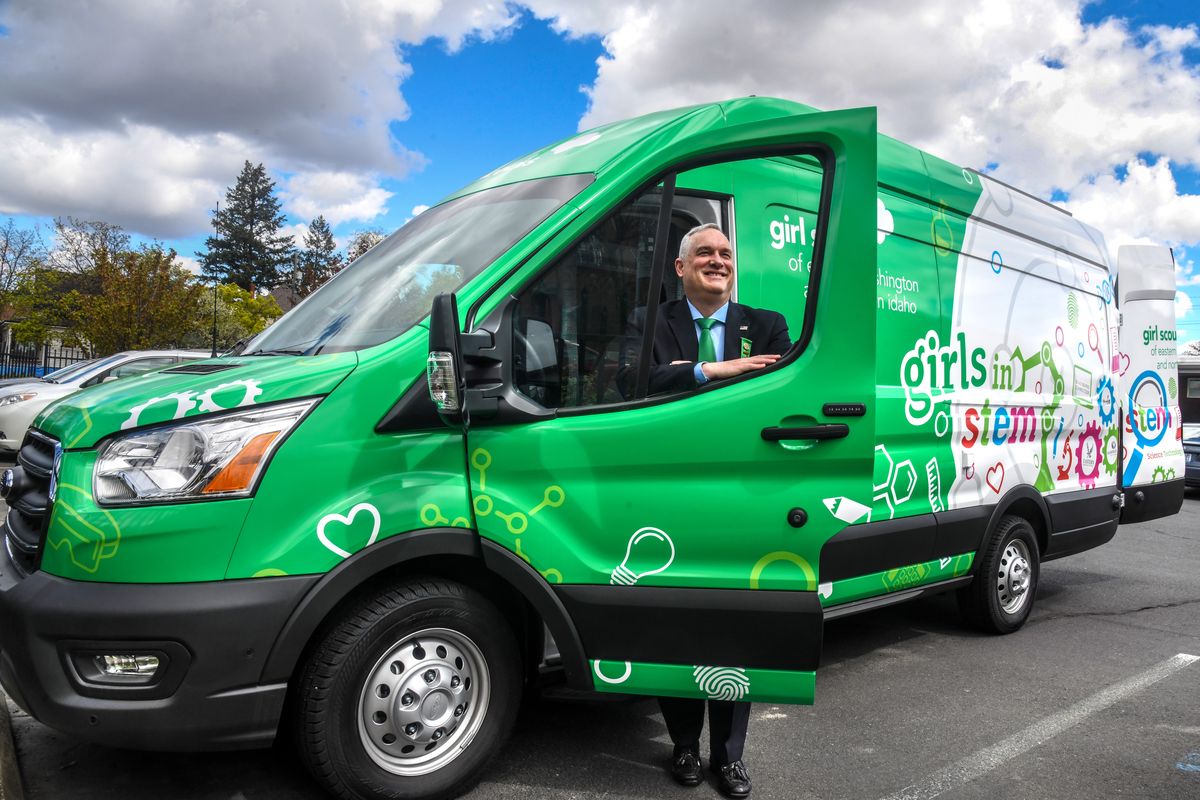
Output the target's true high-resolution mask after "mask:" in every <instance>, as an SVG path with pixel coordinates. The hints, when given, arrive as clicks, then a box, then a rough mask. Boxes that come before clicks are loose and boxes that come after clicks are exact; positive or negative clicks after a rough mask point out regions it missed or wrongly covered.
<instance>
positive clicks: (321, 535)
mask: <svg viewBox="0 0 1200 800" xmlns="http://www.w3.org/2000/svg"><path fill="white" fill-rule="evenodd" d="M360 511H366V512H367V513H368V514H370V515H371V518H372V520H373V523H372V525H371V538H369V539H367V543H366V544H364V545H363V546H362V547H370V546H371V545H372V544H374V543H375V539H377V538H378V537H379V509H377V508H375V506H373V505H371V504H370V503H359V504H358V505H356V506H355V507H354V508H352V509H350V513H349V514H346V515H342V514H326V515H325V516H323V517H321V521H320V522H318V523H317V538H318V539H320V540H321V544H323V545H325V547H327V548H328V549H329V550H331V551H332V552H334V553H337V554H338V555H339V556H341V557H342V558H349V557H350V555H351V554H350V551H349V550H343V549H342V548H340V547H338V546H337V545H336V544H334V543H333V542H331V541H330V540H329V536H327V535H326V533H325V526H327V525H328V524H329V523H331V522H340V523H341V524H342V525H346V526H350V525H351V524H353V522H354V518H355V517H356V516H358V512H360ZM362 547H360V548H357V549H359V550H361V549H362Z"/></svg>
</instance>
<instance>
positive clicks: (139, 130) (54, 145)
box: [0, 0, 516, 237]
mask: <svg viewBox="0 0 1200 800" xmlns="http://www.w3.org/2000/svg"><path fill="white" fill-rule="evenodd" d="M515 21H516V18H515V17H514V14H513V12H512V11H511V10H510V9H509V7H508V6H507V5H506V4H505V3H502V2H489V1H488V0H361V2H355V3H349V2H338V3H331V2H326V1H325V0H257V2H255V3H250V4H248V3H245V2H244V0H178V1H177V2H172V3H128V2H125V1H124V0H95V2H90V3H87V4H83V5H81V4H78V3H72V2H69V0H13V1H12V2H8V3H3V4H0V25H3V26H4V27H5V28H7V35H6V36H5V37H3V38H2V39H0V141H3V142H4V143H5V148H4V150H5V158H4V162H3V163H0V210H3V211H7V212H8V213H28V214H72V215H76V216H97V215H102V217H103V218H104V219H105V220H108V221H111V222H115V223H118V224H121V225H124V226H126V227H128V228H130V229H132V230H134V231H137V232H140V233H142V234H146V235H151V236H159V237H172V236H177V235H181V234H183V233H188V232H195V231H196V230H198V226H199V225H202V224H203V222H204V217H205V211H204V209H206V208H210V207H211V206H212V204H213V203H214V202H215V201H216V200H217V199H219V198H220V197H221V195H222V193H223V191H224V188H225V187H226V186H228V185H229V184H230V182H231V181H232V179H233V177H234V176H236V175H237V173H238V170H239V168H240V166H241V164H242V161H243V160H245V159H249V160H251V161H255V162H260V161H261V162H263V163H266V164H267V166H268V167H269V168H270V169H272V170H275V171H280V172H284V173H318V174H323V173H346V174H353V175H357V176H359V177H360V179H362V180H367V179H375V178H376V177H377V176H379V175H382V174H387V175H390V176H396V177H398V176H402V175H403V174H404V173H406V172H407V171H409V170H411V169H412V168H414V167H417V166H419V165H420V164H421V159H420V157H419V156H416V155H415V154H413V153H410V152H409V151H408V150H406V149H405V148H404V147H403V146H402V145H401V144H400V143H398V142H396V141H395V140H394V138H393V137H392V135H391V133H390V131H389V127H388V125H389V123H390V122H391V121H393V120H402V119H405V118H406V117H407V116H408V114H409V109H408V106H407V104H406V103H405V100H404V98H403V96H402V95H401V94H400V92H399V86H400V85H401V84H402V82H403V81H404V80H405V79H406V78H407V77H408V76H409V74H410V72H411V68H410V67H409V66H408V64H406V63H405V62H404V61H403V59H402V58H401V56H400V53H399V50H398V47H397V45H398V44H404V43H418V42H422V41H425V40H426V39H428V38H429V37H443V38H444V39H445V40H446V42H447V46H448V47H449V48H451V49H455V48H458V47H460V46H461V45H462V44H463V42H464V41H465V40H466V39H467V38H469V37H472V36H478V37H480V38H483V39H489V38H493V37H495V36H498V35H503V33H504V32H505V31H506V30H508V29H510V28H511V27H512V25H513V24H514V23H515ZM148 145H153V146H148ZM13 156H15V157H13ZM47 171H48V172H49V173H50V174H46V173H47ZM377 188H378V187H376V189H377ZM380 191H382V190H378V191H372V190H368V191H367V192H366V193H365V195H366V196H365V197H364V198H363V199H362V201H361V202H360V203H352V202H345V201H344V200H343V201H342V202H340V203H338V204H337V206H336V210H335V211H334V212H333V213H337V214H341V215H343V216H342V218H344V219H352V218H359V216H360V215H364V214H365V215H368V216H369V215H373V214H375V213H378V212H377V211H376V209H377V208H378V206H379V205H380V204H381V203H382V202H384V201H385V200H386V197H381V195H380V194H379V192H380ZM297 202H298V203H301V204H302V205H303V204H304V200H303V199H301V198H298V199H297ZM313 207H315V206H313ZM327 216H330V214H329V213H327Z"/></svg>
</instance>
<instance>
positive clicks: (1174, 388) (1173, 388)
mask: <svg viewBox="0 0 1200 800" xmlns="http://www.w3.org/2000/svg"><path fill="white" fill-rule="evenodd" d="M1167 391H1168V392H1169V393H1170V394H1171V399H1172V400H1174V399H1175V392H1177V391H1179V387H1178V386H1176V385H1175V379H1174V378H1167Z"/></svg>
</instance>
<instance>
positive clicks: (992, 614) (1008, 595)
mask: <svg viewBox="0 0 1200 800" xmlns="http://www.w3.org/2000/svg"><path fill="white" fill-rule="evenodd" d="M1038 569H1039V558H1038V545H1037V536H1036V535H1035V534H1034V532H1033V528H1032V527H1031V526H1030V525H1029V523H1028V522H1027V521H1026V520H1025V519H1024V518H1023V517H1017V516H1005V517H1002V518H1001V519H1000V522H999V524H998V525H996V527H995V529H994V530H993V531H992V533H991V535H990V536H988V538H987V541H986V542H985V543H984V546H983V547H982V548H981V549H980V552H979V569H978V570H977V572H976V573H975V580H973V581H972V582H971V584H970V585H969V586H966V587H964V588H963V589H960V590H959V593H958V602H959V608H960V609H961V610H962V612H963V616H965V617H966V619H967V621H968V622H970V623H971V624H972V625H974V626H975V627H976V628H979V629H980V630H983V631H986V632H988V633H1012V632H1013V631H1015V630H1017V629H1018V628H1020V627H1021V626H1022V625H1024V624H1025V620H1026V619H1028V618H1029V613H1030V611H1031V610H1032V609H1033V598H1034V594H1035V593H1036V592H1037V582H1038Z"/></svg>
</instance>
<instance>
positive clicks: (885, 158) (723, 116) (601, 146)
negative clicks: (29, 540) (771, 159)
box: [446, 97, 1109, 268]
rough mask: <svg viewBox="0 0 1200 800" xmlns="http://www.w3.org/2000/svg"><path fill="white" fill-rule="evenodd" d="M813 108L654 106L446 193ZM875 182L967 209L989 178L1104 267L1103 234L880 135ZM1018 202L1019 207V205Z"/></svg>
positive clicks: (599, 162) (1020, 212)
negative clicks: (649, 111) (650, 110)
mask: <svg viewBox="0 0 1200 800" xmlns="http://www.w3.org/2000/svg"><path fill="white" fill-rule="evenodd" d="M813 113H819V109H815V108H813V107H812V106H807V105H804V104H802V103H796V102H794V101H791V100H783V99H780V98H776V97H741V98H737V99H733V100H726V101H724V102H720V103H707V104H704V105H695V106H685V107H682V108H674V109H669V110H666V111H657V112H654V113H652V114H646V115H644V116H640V117H634V118H633V119H627V120H621V121H619V122H613V123H609V124H608V125H602V126H600V127H598V128H592V129H590V130H586V131H582V132H581V133H578V134H576V135H575V136H571V137H568V138H566V139H563V140H561V141H558V142H554V143H553V144H550V145H547V146H546V147H543V148H541V149H540V150H535V151H534V152H532V153H529V154H528V155H526V156H523V157H521V158H518V159H515V160H513V161H510V162H509V163H507V164H504V165H503V166H501V167H498V168H497V169H495V170H492V171H491V172H489V173H488V174H487V175H484V176H483V177H482V178H480V179H479V180H477V181H475V182H473V183H471V184H469V185H468V186H466V187H464V188H462V189H461V190H459V191H458V192H455V193H454V194H453V195H451V196H450V197H448V198H446V199H447V200H450V199H453V198H455V197H461V196H463V195H467V194H472V193H474V192H478V191H481V190H483V189H489V188H492V187H495V186H503V185H506V184H510V183H518V182H520V181H527V180H532V179H535V178H547V177H551V176H554V175H568V174H578V173H591V174H597V175H598V174H600V173H602V172H604V170H605V169H606V168H607V167H608V166H609V165H611V164H613V162H615V161H617V160H618V159H619V158H620V157H621V156H622V155H624V154H627V153H628V152H629V151H630V150H631V149H634V148H637V147H638V146H640V145H643V144H645V145H651V144H653V145H659V146H661V145H663V144H669V143H670V142H671V141H673V140H677V139H682V138H684V137H686V136H689V135H691V134H693V133H695V132H697V131H699V130H705V129H709V128H712V127H714V126H721V125H739V124H743V123H749V122H756V121H761V120H767V119H775V118H778V117H785V116H795V115H799V114H813ZM878 181H879V184H880V186H882V187H884V188H887V189H892V190H895V191H897V192H898V193H901V194H907V195H911V196H913V197H916V198H919V199H921V200H924V201H927V202H929V203H930V204H931V205H933V206H935V207H941V208H942V209H945V210H946V211H951V212H954V213H957V214H959V215H961V216H963V217H969V216H971V214H972V212H973V211H974V210H975V206H976V202H977V201H978V200H979V196H980V189H981V188H984V187H986V186H989V185H990V186H991V187H992V189H993V190H994V191H996V192H997V193H1000V194H1003V195H1005V196H1006V201H1007V199H1008V198H1011V202H1012V203H1013V205H1014V208H1013V210H1014V211H1015V212H1016V215H1017V217H1019V218H1020V219H1021V221H1022V230H1023V232H1024V235H1027V236H1030V237H1031V238H1034V239H1037V240H1039V241H1042V242H1043V243H1045V244H1047V245H1049V246H1050V247H1052V248H1054V249H1056V250H1059V251H1061V252H1064V253H1070V254H1073V255H1077V256H1080V257H1082V258H1084V259H1085V260H1087V261H1090V262H1092V263H1093V264H1095V265H1097V266H1100V267H1104V268H1107V265H1108V263H1109V258H1108V255H1107V253H1106V252H1105V248H1104V244H1103V236H1102V235H1101V234H1100V233H1099V232H1098V231H1096V230H1094V229H1092V228H1090V227H1089V226H1087V225H1085V224H1083V223H1081V222H1079V221H1077V220H1073V219H1072V218H1071V217H1070V215H1069V214H1068V213H1066V212H1065V211H1064V209H1062V208H1059V207H1058V206H1055V205H1053V204H1051V203H1048V202H1046V201H1044V200H1041V199H1038V198H1036V197H1034V196H1032V195H1029V194H1026V193H1025V192H1023V191H1021V190H1020V189H1015V187H1008V186H1005V185H1004V184H1001V183H1000V182H998V181H995V180H994V179H992V178H989V177H987V176H986V175H983V174H981V173H979V172H978V171H976V170H974V169H967V168H964V167H962V166H960V165H957V164H953V163H951V162H949V161H946V160H945V159H942V158H939V157H937V156H935V155H932V154H930V153H926V152H923V151H921V150H918V149H917V148H915V147H913V146H911V145H908V144H905V143H904V142H901V141H899V140H897V139H893V138H891V137H889V136H884V135H882V134H881V135H880V137H879V157H878ZM1018 206H1019V208H1018Z"/></svg>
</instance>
